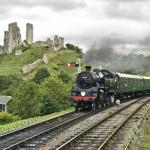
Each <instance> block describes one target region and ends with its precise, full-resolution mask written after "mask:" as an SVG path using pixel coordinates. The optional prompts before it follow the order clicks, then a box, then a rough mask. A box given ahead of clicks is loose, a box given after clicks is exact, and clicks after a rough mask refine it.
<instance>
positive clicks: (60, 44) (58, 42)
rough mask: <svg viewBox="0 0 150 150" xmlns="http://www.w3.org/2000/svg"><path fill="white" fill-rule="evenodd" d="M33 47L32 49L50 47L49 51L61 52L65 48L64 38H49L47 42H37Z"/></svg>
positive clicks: (56, 36)
mask: <svg viewBox="0 0 150 150" xmlns="http://www.w3.org/2000/svg"><path fill="white" fill-rule="evenodd" d="M31 46H32V47H41V46H42V47H49V49H53V50H60V49H62V48H64V38H63V37H59V36H58V35H55V36H54V39H53V40H51V39H50V38H48V39H47V40H46V41H36V42H34V43H33V44H32V45H31Z"/></svg>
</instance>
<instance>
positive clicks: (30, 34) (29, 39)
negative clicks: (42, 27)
mask: <svg viewBox="0 0 150 150" xmlns="http://www.w3.org/2000/svg"><path fill="white" fill-rule="evenodd" d="M26 41H27V43H28V44H32V43H33V25H32V24H30V23H27V24H26Z"/></svg>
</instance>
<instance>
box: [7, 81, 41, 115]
mask: <svg viewBox="0 0 150 150" xmlns="http://www.w3.org/2000/svg"><path fill="white" fill-rule="evenodd" d="M41 101H42V93H40V90H39V86H38V85H36V84H35V83H34V82H32V81H24V82H22V83H21V84H20V85H19V86H18V88H17V89H16V90H15V91H14V93H13V99H12V100H11V101H10V103H9V107H8V111H9V112H11V113H13V114H15V115H18V116H20V117H21V118H29V117H35V116H37V115H40V111H41V106H42V104H41Z"/></svg>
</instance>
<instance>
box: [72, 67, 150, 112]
mask: <svg viewBox="0 0 150 150" xmlns="http://www.w3.org/2000/svg"><path fill="white" fill-rule="evenodd" d="M146 94H150V77H145V76H138V75H130V74H123V73H113V72H111V71H109V70H100V69H93V70H92V68H91V66H86V70H85V71H83V72H81V73H79V74H78V76H77V79H76V86H75V87H73V88H72V93H71V98H72V99H73V101H74V102H75V109H76V111H78V110H79V109H83V110H85V109H90V110H95V109H98V108H101V107H105V106H110V105H114V104H115V103H116V101H117V100H119V101H120V102H122V101H126V99H127V98H129V97H135V96H140V95H146Z"/></svg>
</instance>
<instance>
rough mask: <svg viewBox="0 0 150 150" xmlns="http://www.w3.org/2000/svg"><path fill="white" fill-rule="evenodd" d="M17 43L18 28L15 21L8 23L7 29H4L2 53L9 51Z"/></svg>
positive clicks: (19, 38) (18, 37)
mask: <svg viewBox="0 0 150 150" xmlns="http://www.w3.org/2000/svg"><path fill="white" fill-rule="evenodd" d="M19 44H21V34H20V28H19V27H18V25H17V22H14V23H10V24H9V26H8V31H4V53H11V52H12V50H13V49H14V48H15V47H16V46H17V45H19Z"/></svg>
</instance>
